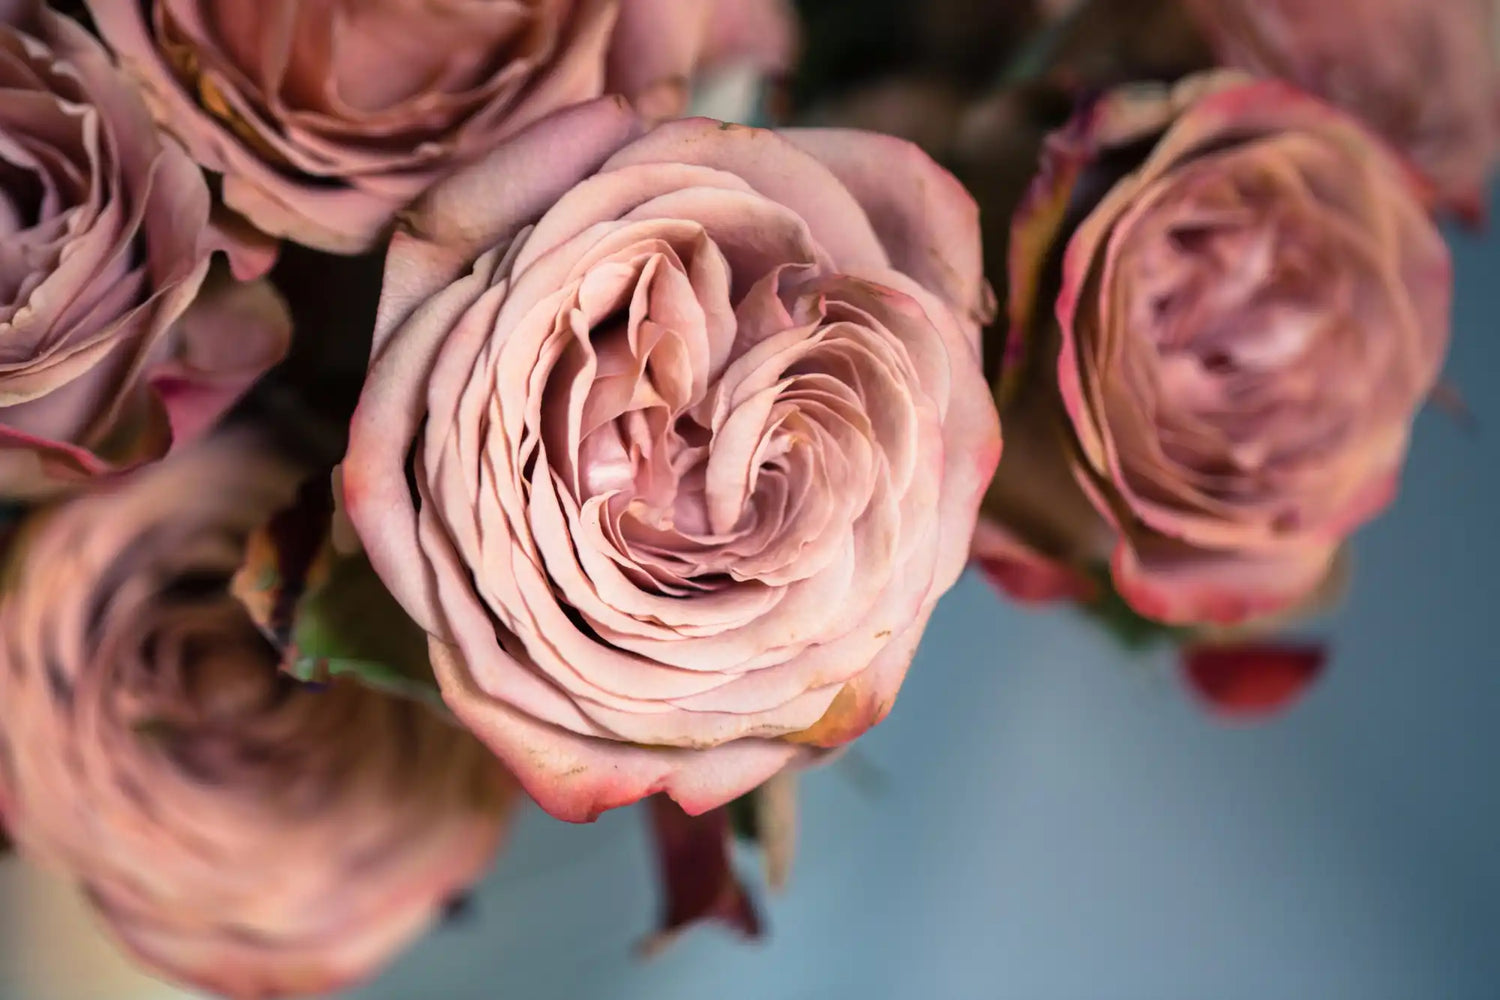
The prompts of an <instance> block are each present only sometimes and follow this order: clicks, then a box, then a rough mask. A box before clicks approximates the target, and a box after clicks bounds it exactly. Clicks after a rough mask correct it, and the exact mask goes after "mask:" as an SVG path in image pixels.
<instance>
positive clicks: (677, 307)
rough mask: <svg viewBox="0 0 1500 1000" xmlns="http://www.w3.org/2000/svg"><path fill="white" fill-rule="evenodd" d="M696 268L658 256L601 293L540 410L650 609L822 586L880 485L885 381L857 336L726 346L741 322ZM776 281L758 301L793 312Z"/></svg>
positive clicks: (754, 339)
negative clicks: (744, 592) (878, 438)
mask: <svg viewBox="0 0 1500 1000" xmlns="http://www.w3.org/2000/svg"><path fill="white" fill-rule="evenodd" d="M699 252H700V253H701V254H704V255H710V252H709V251H707V250H700V251H699ZM692 266H693V265H686V264H684V263H683V262H682V260H681V259H680V258H678V256H677V255H676V254H675V253H673V254H667V253H662V252H659V251H657V252H647V253H646V254H643V255H641V256H639V257H637V258H636V259H634V260H631V261H629V262H628V263H620V262H615V263H610V264H606V265H601V266H599V267H596V268H595V269H593V270H592V271H591V272H590V273H589V275H588V276H587V277H586V278H584V280H583V281H582V283H581V284H580V286H579V292H578V298H579V304H578V309H577V310H576V311H574V312H573V313H571V315H569V316H568V317H566V320H565V321H566V322H567V323H568V324H569V327H570V330H571V336H570V337H569V338H568V340H567V343H566V346H565V348H564V349H563V351H562V352H561V354H560V356H559V358H558V360H557V362H556V364H555V365H554V366H553V368H552V370H551V373H550V376H549V378H548V382H547V387H546V389H545V391H544V393H543V397H542V401H541V407H540V409H541V416H542V419H543V420H544V421H546V422H547V423H548V430H547V432H546V434H545V437H546V439H547V453H548V456H549V458H550V460H551V467H550V469H549V470H547V471H548V472H549V473H550V475H551V476H552V478H553V479H554V480H555V488H556V489H557V490H558V491H559V493H560V494H562V493H566V494H568V495H569V496H570V497H571V500H572V503H573V504H576V505H577V508H578V517H579V519H580V521H581V522H583V524H585V525H587V524H593V523H594V522H595V520H596V519H597V524H598V536H597V541H598V542H599V543H601V544H602V545H603V546H604V548H605V549H606V550H607V551H608V552H609V554H610V558H611V559H612V560H613V561H614V562H615V563H616V564H617V565H618V566H619V568H620V569H622V570H623V571H624V572H625V573H626V575H627V576H628V577H629V578H631V579H632V580H633V581H634V582H635V583H636V584H637V585H638V586H641V587H643V588H646V589H648V590H650V591H653V592H656V593H663V594H672V595H677V596H686V595H688V594H690V593H695V592H700V591H703V590H715V589H720V588H723V587H726V586H732V585H733V584H734V583H735V582H737V581H738V582H743V581H751V580H754V581H759V582H762V583H765V582H784V581H785V580H788V579H792V578H800V577H803V576H807V575H810V574H812V573H815V572H817V571H818V569H820V568H821V567H822V565H823V564H824V562H825V561H826V553H825V552H824V551H823V550H825V549H827V548H828V544H829V543H828V541H827V538H828V537H837V530H838V529H839V528H840V527H841V526H842V527H844V528H845V529H847V526H848V524H849V523H850V522H852V521H853V520H854V519H855V518H856V517H857V516H858V515H859V513H860V511H861V510H862V509H863V507H864V505H865V504H866V503H868V501H869V497H870V495H871V491H872V490H873V488H874V484H875V482H876V480H877V478H878V474H879V460H878V458H877V452H876V448H875V447H874V445H873V444H872V440H871V439H872V437H873V436H874V431H873V429H872V425H871V423H870V419H869V417H868V416H867V415H866V413H865V407H866V403H865V400H864V399H863V398H862V396H861V376H860V369H861V367H864V368H865V369H867V371H866V373H865V375H864V376H863V378H864V381H865V382H867V383H870V384H872V385H873V384H875V383H877V382H878V380H879V376H878V375H877V374H875V373H874V372H873V371H872V370H870V369H872V368H873V366H871V365H870V364H869V363H868V358H866V359H865V360H864V361H863V362H862V361H861V357H862V355H864V354H866V353H867V351H864V350H862V349H861V348H860V347H859V338H860V336H861V333H860V330H859V328H858V326H857V325H856V324H855V323H851V322H829V321H828V320H829V319H831V318H832V317H821V318H818V317H812V316H809V317H807V319H808V320H809V321H808V322H806V323H805V324H803V323H794V324H793V325H792V326H791V327H788V328H782V329H777V328H775V327H774V326H772V327H764V328H761V327H758V326H757V325H756V324H753V323H746V324H744V325H742V326H741V327H740V328H739V329H738V330H737V331H736V330H735V329H731V328H727V327H724V328H720V329H718V330H717V331H715V330H713V329H711V322H710V317H711V316H712V315H715V314H718V315H723V314H725V313H727V312H728V310H729V304H728V302H727V301H725V302H720V303H709V304H707V306H705V303H704V302H702V301H700V299H699V298H698V294H697V291H695V289H694V288H693V283H692V280H691V279H690V278H689V276H688V274H687V273H686V272H687V271H688V270H689V269H690V268H691V267H692ZM777 281H778V279H777V278H776V277H774V276H773V277H771V278H768V279H765V283H764V285H763V286H762V287H760V288H758V289H757V291H756V292H754V293H753V294H754V295H757V296H762V297H770V298H774V299H775V301H777V303H778V304H779V303H780V302H781V300H780V299H779V298H776V296H777V294H778V292H777V289H776V285H777ZM726 284H727V283H726ZM563 321H564V320H563V319H560V320H559V322H563ZM783 322H784V321H783ZM716 340H717V341H718V342H717V343H715V341H716ZM572 441H576V442H577V443H576V446H575V445H574V444H572V443H571V442H572ZM541 474H543V473H542V472H541V471H540V470H538V471H535V472H534V473H533V477H535V476H536V475H541ZM820 538H821V539H822V541H820Z"/></svg>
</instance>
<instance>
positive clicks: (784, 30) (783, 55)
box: [702, 0, 797, 73]
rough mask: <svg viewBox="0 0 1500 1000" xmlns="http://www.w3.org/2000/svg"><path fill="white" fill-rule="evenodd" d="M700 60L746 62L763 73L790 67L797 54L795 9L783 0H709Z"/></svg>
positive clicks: (706, 62)
mask: <svg viewBox="0 0 1500 1000" xmlns="http://www.w3.org/2000/svg"><path fill="white" fill-rule="evenodd" d="M711 5H712V7H713V16H712V17H711V18H710V19H709V25H708V37H707V39H706V41H705V43H704V50H703V57H702V63H703V65H704V66H705V67H706V68H709V69H717V68H720V67H724V66H729V65H737V64H748V65H749V66H751V67H753V68H755V69H757V70H760V71H761V72H765V73H784V72H786V71H787V70H790V69H791V68H792V65H793V61H794V59H795V57H796V54H797V11H796V9H795V8H794V7H793V6H792V4H790V3H789V2H787V0H712V4H711Z"/></svg>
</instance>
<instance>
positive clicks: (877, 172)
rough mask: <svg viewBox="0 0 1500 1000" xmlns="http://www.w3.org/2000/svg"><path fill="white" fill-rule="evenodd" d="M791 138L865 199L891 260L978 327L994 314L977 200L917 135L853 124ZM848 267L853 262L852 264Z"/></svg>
mask: <svg viewBox="0 0 1500 1000" xmlns="http://www.w3.org/2000/svg"><path fill="white" fill-rule="evenodd" d="M779 134H780V135H783V136H785V137H786V138H787V139H788V140H789V141H790V142H791V143H792V145H794V146H796V147H797V148H798V149H801V150H803V151H804V152H807V153H809V154H811V155H812V156H814V157H816V158H817V159H818V161H819V162H820V163H822V164H823V165H824V166H826V167H827V168H828V169H829V170H831V171H833V174H834V176H836V177H837V178H838V179H839V180H840V181H841V182H843V184H844V186H845V187H846V188H848V189H849V192H850V193H851V194H853V195H854V197H855V198H856V199H857V200H858V201H859V203H860V205H861V206H862V207H863V208H864V210H865V212H866V214H867V215H868V216H869V218H870V222H871V224H872V225H873V226H874V227H875V233H876V235H877V236H878V237H879V238H880V242H881V244H882V245H883V246H884V247H885V251H886V253H887V254H889V255H890V258H891V266H892V267H893V268H895V269H896V270H898V271H901V272H902V273H904V274H906V275H907V276H908V277H910V278H913V279H915V280H916V281H917V282H919V283H920V284H922V285H923V286H925V287H926V288H927V289H929V290H930V291H932V292H933V293H935V294H936V295H937V296H938V297H940V298H941V299H943V301H944V302H946V303H947V304H948V305H949V306H950V307H951V308H952V309H953V312H954V314H955V315H957V316H958V317H959V318H961V319H964V320H968V321H970V322H971V323H972V324H973V326H972V333H971V338H972V340H971V342H972V344H973V346H974V350H976V351H977V350H978V349H979V327H980V326H982V325H984V324H986V323H988V322H989V321H990V320H992V319H993V318H994V315H993V314H994V300H993V295H992V293H991V292H990V289H989V286H988V285H987V284H986V283H985V280H984V260H983V256H982V254H981V253H980V247H979V206H978V205H977V204H976V203H975V202H974V199H973V197H972V196H971V195H970V194H969V192H968V191H966V190H965V189H964V186H963V185H962V184H960V183H959V181H958V179H957V178H956V177H954V176H953V175H952V174H950V173H948V172H947V171H946V170H944V169H942V168H941V167H939V166H938V165H937V164H936V163H935V162H933V160H932V157H930V156H928V155H927V154H926V153H925V152H923V151H922V150H921V149H920V148H918V147H917V146H916V145H914V144H913V143H910V142H907V141H905V140H903V139H895V138H892V137H891V136H886V135H877V134H875V133H873V132H860V131H856V130H854V129H785V130H782V131H781V132H780V133H779ZM845 266H846V267H850V269H851V270H852V269H853V267H852V265H849V264H846V265H845Z"/></svg>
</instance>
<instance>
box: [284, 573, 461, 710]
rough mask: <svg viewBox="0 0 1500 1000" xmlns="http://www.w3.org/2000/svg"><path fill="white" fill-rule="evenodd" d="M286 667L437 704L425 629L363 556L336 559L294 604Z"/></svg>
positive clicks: (304, 676) (303, 676) (309, 676)
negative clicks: (354, 680) (352, 679)
mask: <svg viewBox="0 0 1500 1000" xmlns="http://www.w3.org/2000/svg"><path fill="white" fill-rule="evenodd" d="M295 619H296V620H295V622H294V624H293V630H292V642H291V645H290V648H289V653H290V655H289V656H288V663H287V665H286V669H287V670H288V672H290V673H291V674H292V675H293V676H295V677H297V678H298V679H300V680H304V681H309V682H321V681H327V680H329V679H331V678H333V677H338V676H352V677H355V678H357V679H358V680H359V681H360V682H361V683H364V684H367V685H369V686H370V687H372V688H376V689H378V690H381V691H385V692H388V693H390V694H394V695H399V696H401V697H404V698H414V699H416V700H419V701H424V702H427V703H428V704H430V705H433V706H434V707H442V704H443V702H442V698H441V696H440V694H439V692H438V688H437V683H436V681H435V680H434V679H433V676H432V665H431V663H430V661H429V660H428V656H427V634H426V633H425V632H424V631H423V630H422V629H421V627H420V626H418V625H417V624H416V623H415V622H414V621H412V620H411V619H410V618H409V617H408V616H407V614H406V612H405V611H404V610H402V608H401V606H400V605H399V604H397V603H396V599H395V598H394V597H392V596H391V594H390V592H389V591H388V590H386V588H385V585H384V584H382V583H381V582H380V578H379V577H378V576H376V575H375V570H374V569H373V568H372V567H371V566H370V562H369V560H368V559H366V558H365V557H364V556H363V555H357V556H350V557H345V558H337V559H335V560H334V561H333V562H332V565H331V566H330V569H329V573H328V576H327V578H326V579H325V580H324V581H323V582H322V583H321V585H319V586H317V587H316V588H314V589H312V590H310V591H308V592H307V593H306V594H304V595H303V597H302V600H301V601H300V602H299V603H298V606H297V611H296V615H295Z"/></svg>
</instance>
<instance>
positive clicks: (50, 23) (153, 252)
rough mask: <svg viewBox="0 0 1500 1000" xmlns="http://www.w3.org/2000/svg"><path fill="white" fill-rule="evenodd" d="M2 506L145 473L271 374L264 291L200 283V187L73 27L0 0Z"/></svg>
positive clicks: (276, 349) (271, 307)
mask: <svg viewBox="0 0 1500 1000" xmlns="http://www.w3.org/2000/svg"><path fill="white" fill-rule="evenodd" d="M0 86H3V87H4V88H5V96H4V98H3V100H0V496H8V497H30V496H34V495H37V494H42V493H47V492H50V491H53V490H56V489H58V488H59V487H61V486H64V485H67V484H69V483H76V482H78V481H80V480H84V479H87V478H89V477H91V476H93V475H96V474H98V473H101V472H106V471H110V470H112V469H115V468H118V467H119V466H121V465H126V464H131V463H133V462H136V461H139V460H142V459H147V458H155V457H159V456H160V455H161V454H162V453H163V452H165V451H166V450H167V448H168V446H169V445H170V444H171V443H172V442H173V441H174V440H178V441H180V440H184V439H186V438H187V437H190V436H191V435H192V434H194V433H196V432H197V431H198V430H200V429H201V428H202V427H204V426H206V425H207V424H209V423H211V422H212V420H213V418H215V417H216V416H217V415H218V414H219V413H221V412H222V411H223V410H224V409H225V408H227V407H228V406H229V404H230V403H232V402H233V401H234V399H235V398H237V397H238V396H239V395H240V393H241V392H242V391H243V390H244V389H245V388H246V387H248V385H249V384H250V382H251V381H253V380H254V378H255V377H256V376H258V375H259V374H260V373H261V372H263V371H264V370H265V369H266V368H267V367H269V366H270V365H271V364H272V363H273V362H274V361H276V360H277V359H279V358H280V357H281V355H282V353H283V352H284V351H285V349H286V340H287V336H288V333H289V329H288V326H287V320H286V317H285V314H284V310H283V309H282V308H281V304H280V302H279V301H278V300H277V299H276V298H275V296H274V295H272V294H271V292H270V291H269V289H268V288H266V287H264V286H259V285H252V286H239V285H233V284H231V283H230V282H228V281H227V279H226V280H225V281H223V282H218V281H215V282H212V283H211V285H212V287H211V289H210V291H209V292H205V294H204V295H203V297H202V298H200V299H199V301H198V304H197V306H196V307H194V308H193V309H192V311H189V306H190V304H191V303H192V302H193V300H194V297H195V296H196V295H198V292H199V289H200V286H202V284H203V282H204V276H205V274H207V272H208V268H209V257H210V252H211V249H212V243H213V242H214V241H213V240H211V239H210V236H209V230H208V216H209V196H208V188H207V186H206V185H205V184H204V182H203V178H202V176H201V174H200V173H199V171H198V168H197V167H196V166H194V164H193V162H192V161H191V160H190V159H188V158H187V157H186V156H185V155H184V154H183V152H182V150H181V149H179V148H177V147H176V146H175V145H173V144H171V143H170V142H164V141H162V139H161V138H160V137H159V136H158V134H157V132H156V130H155V128H154V126H153V124H152V122H151V117H150V115H149V114H148V113H147V111H146V108H145V106H144V105H143V104H142V103H141V101H140V98H139V97H138V96H137V95H136V93H135V91H134V89H133V87H132V86H131V84H130V83H129V82H128V81H127V80H126V79H125V77H123V76H122V75H120V74H119V73H118V72H117V71H116V70H115V69H114V67H112V66H111V65H110V62H109V57H108V55H107V54H106V53H105V52H104V50H103V49H102V48H101V47H100V46H99V44H98V43H97V42H96V41H94V39H93V38H92V37H90V36H89V35H88V34H87V33H86V32H85V31H84V30H83V29H82V28H81V27H79V26H78V25H77V24H75V23H74V22H72V21H70V20H68V19H66V18H64V17H60V16H58V15H56V14H54V13H52V12H51V11H49V10H47V9H46V8H44V7H42V6H40V4H37V3H32V2H29V0H0Z"/></svg>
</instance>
